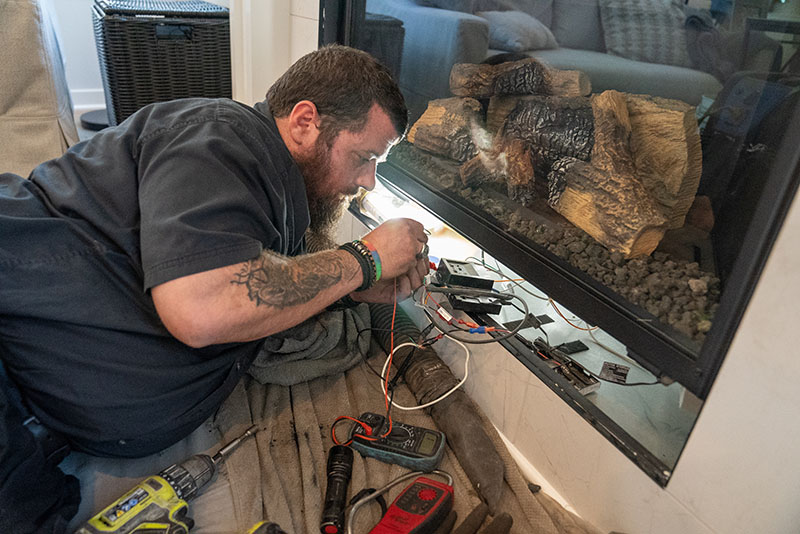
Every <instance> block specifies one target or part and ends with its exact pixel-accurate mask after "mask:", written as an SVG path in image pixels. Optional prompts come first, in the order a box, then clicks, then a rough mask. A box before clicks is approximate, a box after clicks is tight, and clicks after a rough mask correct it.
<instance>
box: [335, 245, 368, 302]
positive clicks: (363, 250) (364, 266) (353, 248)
mask: <svg viewBox="0 0 800 534" xmlns="http://www.w3.org/2000/svg"><path fill="white" fill-rule="evenodd" d="M339 250H346V251H347V252H349V253H350V254H352V255H353V257H354V258H355V259H356V260H357V261H358V264H359V266H360V267H361V274H362V275H363V277H364V281H363V283H362V284H361V286H360V287H359V288H358V289H357V291H364V290H365V289H369V288H370V287H372V285H373V284H374V283H375V282H376V281H377V280H376V267H375V260H374V259H373V258H372V253H371V252H370V251H369V249H368V248H367V247H366V246H365V245H364V244H363V243H362V242H361V241H353V242H351V243H345V244H344V245H341V246H340V247H339Z"/></svg>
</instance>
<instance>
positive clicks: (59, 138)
mask: <svg viewBox="0 0 800 534" xmlns="http://www.w3.org/2000/svg"><path fill="white" fill-rule="evenodd" d="M50 7H51V6H50V2H49V1H47V0H3V1H0V20H2V21H3V24H2V25H1V26H0V50H2V51H3V52H2V54H0V164H2V167H1V168H0V172H13V173H15V174H19V175H20V176H28V174H29V173H30V171H31V170H33V168H34V167H35V166H37V165H38V164H39V163H42V162H44V161H47V160H49V159H52V158H55V157H57V156H60V155H61V154H63V153H64V152H65V151H66V150H67V148H69V147H70V146H71V145H74V144H75V143H77V142H78V141H79V139H78V131H77V128H76V126H75V119H74V117H73V108H72V101H71V100H70V94H69V89H68V87H67V80H66V75H65V71H64V64H63V61H62V56H61V50H60V47H59V42H58V39H57V36H56V32H55V28H54V23H53V17H52V13H50V11H49V9H48V8H50Z"/></svg>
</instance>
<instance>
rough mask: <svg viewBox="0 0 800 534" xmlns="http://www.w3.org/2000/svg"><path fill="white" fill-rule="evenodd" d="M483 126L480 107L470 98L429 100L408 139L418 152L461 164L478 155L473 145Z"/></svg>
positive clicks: (476, 148) (409, 132)
mask: <svg viewBox="0 0 800 534" xmlns="http://www.w3.org/2000/svg"><path fill="white" fill-rule="evenodd" d="M482 124H483V120H482V118H481V105H480V103H479V102H478V101H477V100H475V99H473V98H458V97H453V98H442V99H439V100H431V101H430V102H428V107H427V109H426V110H425V113H423V114H422V116H421V117H420V118H419V119H417V122H415V123H414V125H413V126H412V127H411V129H410V130H409V131H408V136H407V139H408V141H409V142H411V143H413V144H414V146H416V147H417V148H421V149H422V150H426V151H428V152H432V153H434V154H438V155H440V156H445V157H447V158H450V159H454V160H456V161H460V162H464V161H467V160H469V159H471V158H473V157H474V156H475V155H476V154H477V153H478V147H476V146H475V141H476V139H478V138H480V136H481V134H482V130H483V126H482ZM487 144H489V143H488V142H487Z"/></svg>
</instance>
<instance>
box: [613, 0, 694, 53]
mask: <svg viewBox="0 0 800 534" xmlns="http://www.w3.org/2000/svg"><path fill="white" fill-rule="evenodd" d="M682 4H683V2H682V1H681V0H600V18H601V21H602V23H603V33H604V35H605V42H606V49H607V50H608V52H609V53H610V54H613V55H615V56H621V57H624V58H628V59H635V60H637V61H646V62H648V63H660V64H662V65H676V66H679V67H688V66H690V61H689V54H688V52H687V50H686V30H685V29H684V18H685V17H684V13H683V7H682Z"/></svg>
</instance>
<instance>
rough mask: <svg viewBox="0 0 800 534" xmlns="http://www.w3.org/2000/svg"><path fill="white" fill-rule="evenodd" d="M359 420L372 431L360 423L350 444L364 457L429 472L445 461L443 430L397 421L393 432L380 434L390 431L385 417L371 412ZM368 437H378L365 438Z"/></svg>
mask: <svg viewBox="0 0 800 534" xmlns="http://www.w3.org/2000/svg"><path fill="white" fill-rule="evenodd" d="M359 420H361V421H362V422H364V423H366V425H367V426H369V428H370V432H369V433H368V432H367V431H366V430H365V429H364V428H363V427H362V426H361V425H356V426H355V429H354V430H353V433H352V435H351V438H352V440H353V442H352V444H351V445H350V446H351V447H352V448H354V449H355V450H357V451H358V452H360V453H361V454H362V455H363V456H370V457H372V458H376V459H378V460H380V461H382V462H386V463H390V464H397V465H401V466H403V467H406V468H408V469H411V470H413V471H425V472H428V471H432V470H434V469H436V467H437V466H438V465H439V463H440V462H441V461H442V456H444V446H445V436H444V434H443V433H442V432H439V431H437V430H430V429H427V428H422V427H418V426H411V425H406V424H403V423H398V422H397V421H393V422H392V431H391V432H390V433H389V435H388V436H385V437H380V436H383V434H385V433H386V430H387V428H386V418H385V417H383V416H381V415H378V414H374V413H369V412H367V413H364V414H362V415H361V417H359ZM364 436H368V437H372V438H378V439H374V440H370V439H364Z"/></svg>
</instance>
